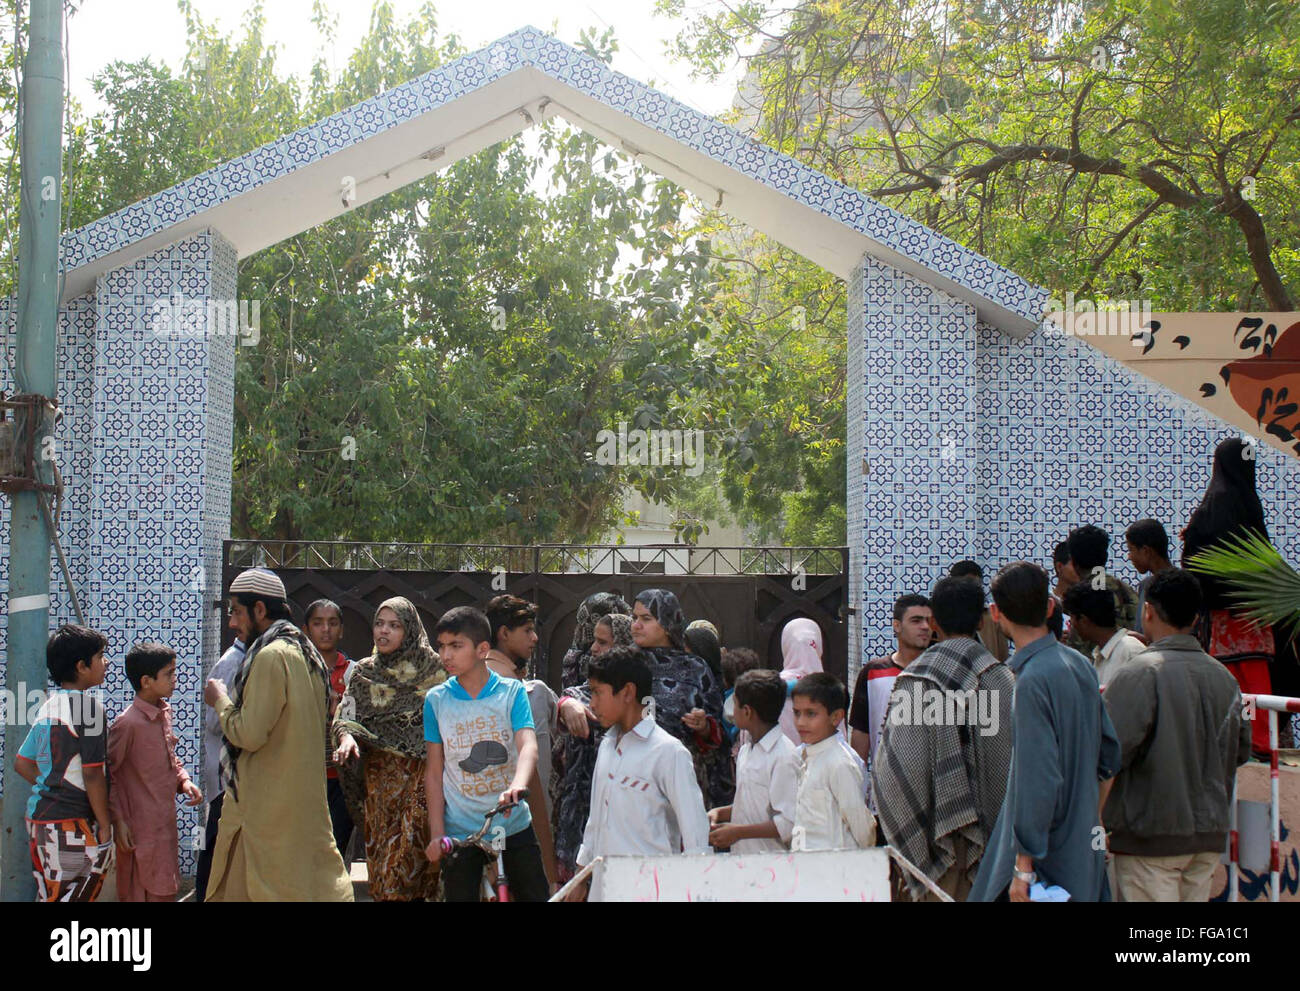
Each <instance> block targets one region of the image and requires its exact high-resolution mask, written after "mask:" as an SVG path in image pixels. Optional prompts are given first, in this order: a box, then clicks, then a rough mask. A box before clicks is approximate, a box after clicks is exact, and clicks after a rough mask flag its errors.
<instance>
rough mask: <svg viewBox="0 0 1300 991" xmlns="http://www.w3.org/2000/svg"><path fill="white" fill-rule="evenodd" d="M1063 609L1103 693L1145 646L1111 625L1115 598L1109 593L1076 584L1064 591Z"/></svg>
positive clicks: (1124, 631)
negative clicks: (1088, 652)
mask: <svg viewBox="0 0 1300 991" xmlns="http://www.w3.org/2000/svg"><path fill="white" fill-rule="evenodd" d="M1063 608H1064V610H1065V614H1066V615H1067V616H1069V617H1070V625H1071V626H1072V627H1073V628H1074V630H1075V632H1076V633H1078V634H1079V636H1081V637H1083V639H1084V642H1085V643H1087V645H1088V646H1089V647H1091V648H1092V652H1091V656H1092V663H1093V664H1094V665H1095V666H1096V668H1097V681H1098V683H1099V684H1100V685H1101V690H1102V691H1103V692H1104V691H1105V690H1106V686H1107V685H1109V684H1110V682H1111V679H1112V678H1114V677H1115V672H1116V671H1118V670H1119V669H1120V668H1122V667H1123V666H1124V665H1125V664H1127V663H1128V662H1129V660H1131V659H1132V658H1133V657H1135V656H1136V655H1138V654H1140V653H1142V651H1144V650H1146V647H1147V645H1146V644H1144V643H1143V642H1142V641H1141V640H1139V639H1138V638H1137V637H1135V636H1133V635H1132V634H1131V633H1129V631H1128V630H1126V629H1124V627H1122V626H1116V625H1115V597H1114V596H1113V595H1112V594H1111V593H1110V590H1109V589H1105V588H1093V587H1092V583H1091V582H1076V583H1075V584H1073V585H1071V586H1070V587H1069V588H1068V589H1066V590H1065V604H1064V606H1063Z"/></svg>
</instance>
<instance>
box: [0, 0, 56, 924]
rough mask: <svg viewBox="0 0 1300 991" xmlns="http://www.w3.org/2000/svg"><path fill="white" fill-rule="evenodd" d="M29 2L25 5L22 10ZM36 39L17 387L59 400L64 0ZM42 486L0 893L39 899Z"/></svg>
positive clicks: (13, 643) (30, 58)
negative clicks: (30, 833)
mask: <svg viewBox="0 0 1300 991" xmlns="http://www.w3.org/2000/svg"><path fill="white" fill-rule="evenodd" d="M21 9H22V8H21V5H20V7H19V10H20V11H21ZM28 37H29V39H30V44H29V47H28V50H27V59H26V61H25V62H24V64H23V83H22V93H21V95H20V99H21V103H20V107H21V113H22V129H21V131H20V133H19V142H20V145H19V159H20V162H21V166H22V172H21V183H22V203H21V209H20V212H19V226H18V354H17V359H18V360H17V365H16V368H15V374H16V375H17V378H18V381H17V383H16V386H17V389H18V392H20V393H27V394H36V395H39V396H45V397H48V398H49V399H51V400H54V399H56V398H57V397H56V396H55V394H54V390H55V350H54V346H55V333H56V329H57V325H58V318H59V288H60V287H59V226H60V225H59V218H60V215H61V209H62V205H63V177H62V148H63V2H62V0H31V19H30V26H29V35H28ZM16 415H17V422H16V426H15V434H16V436H17V437H19V438H25V437H32V438H34V444H35V450H36V451H38V452H42V453H43V452H45V451H47V450H49V449H50V448H49V447H48V446H47V442H46V438H47V437H49V436H50V430H51V426H52V424H51V420H50V417H49V416H48V415H47V413H46V412H45V410H44V409H43V408H42V407H41V406H39V405H33V406H31V407H29V408H28V409H27V410H26V411H22V410H20V411H18V412H17V414H16ZM19 446H23V447H25V446H26V444H25V443H24V444H22V445H19ZM35 465H36V471H37V473H38V474H39V475H40V476H41V477H40V478H39V479H38V480H39V481H41V482H44V483H46V484H48V483H50V482H51V481H52V479H51V477H50V476H51V475H52V474H53V473H52V471H51V464H50V461H49V460H48V459H47V458H43V457H38V458H37V459H36V461H35ZM40 498H41V495H40V493H38V492H36V491H33V490H30V489H29V490H27V491H22V492H16V493H14V494H13V495H12V496H11V501H10V509H11V512H10V517H9V631H8V633H9V649H8V650H7V652H6V664H5V688H6V689H7V698H8V699H9V701H10V703H11V710H10V711H9V712H8V713H7V718H6V720H5V726H4V734H5V768H4V827H3V832H0V897H3V899H4V900H5V901H10V902H12V901H32V900H33V899H34V898H35V897H36V879H35V877H34V876H33V875H32V864H31V857H30V856H29V854H28V852H27V828H26V825H25V823H24V821H23V819H24V812H25V806H26V804H27V797H28V795H29V794H30V793H31V789H30V787H29V786H28V784H27V782H26V781H24V780H23V779H22V778H20V777H19V776H18V775H17V773H16V772H15V771H14V757H15V755H16V754H17V753H18V747H19V746H20V745H21V743H22V742H23V739H24V738H25V737H26V736H27V730H28V728H29V727H28V724H27V716H28V712H27V711H26V710H27V708H28V705H27V700H28V699H29V698H30V697H31V695H30V693H32V692H36V691H44V690H45V689H46V688H47V687H48V684H49V679H48V677H47V673H46V669H45V641H46V640H47V639H48V638H49V634H50V628H49V627H50V531H49V529H48V528H47V526H46V522H45V514H44V513H43V512H42V510H41V506H40V502H39V500H40Z"/></svg>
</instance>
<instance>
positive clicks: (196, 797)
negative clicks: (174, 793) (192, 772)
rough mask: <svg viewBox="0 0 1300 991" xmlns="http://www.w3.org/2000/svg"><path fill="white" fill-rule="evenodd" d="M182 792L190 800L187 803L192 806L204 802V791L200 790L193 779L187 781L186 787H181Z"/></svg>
mask: <svg viewBox="0 0 1300 991" xmlns="http://www.w3.org/2000/svg"><path fill="white" fill-rule="evenodd" d="M181 793H182V794H184V795H185V797H186V798H188V799H189V802H188V803H186V804H188V805H189V806H191V807H193V806H195V805H200V804H202V802H203V792H201V791H199V786H198V785H196V784H195V783H194V782H193V781H186V782H185V785H184V787H183V788H181Z"/></svg>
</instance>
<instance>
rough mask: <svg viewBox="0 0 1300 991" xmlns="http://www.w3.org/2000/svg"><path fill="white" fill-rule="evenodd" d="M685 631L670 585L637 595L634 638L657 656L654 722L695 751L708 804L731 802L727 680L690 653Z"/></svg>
mask: <svg viewBox="0 0 1300 991" xmlns="http://www.w3.org/2000/svg"><path fill="white" fill-rule="evenodd" d="M685 634H686V617H685V616H683V615H682V607H681V603H679V602H678V601H677V596H675V595H674V594H673V593H672V592H670V591H668V589H666V588H648V589H646V590H645V591H643V592H641V593H640V594H639V595H637V597H636V602H635V604H634V605H633V607H632V638H633V639H634V640H636V645H637V646H638V647H640V648H642V649H643V650H645V651H646V652H647V653H648V654H649V655H650V657H651V660H652V663H651V665H650V677H651V686H652V691H653V693H654V702H655V722H657V723H658V724H659V725H660V726H661V727H662V728H663V729H664V730H666V731H667V732H669V733H671V734H672V735H673V736H675V737H677V739H679V740H681V741H682V743H684V744H685V745H686V749H688V750H689V751H690V752H691V756H692V757H693V758H694V760H695V776H696V778H698V779H699V782H700V790H701V791H702V792H703V793H704V803H705V805H706V806H707V807H708V808H716V807H717V806H719V805H730V804H731V801H732V799H733V798H734V797H735V792H736V782H735V774H734V772H733V771H732V767H731V751H730V749H729V748H728V747H724V746H723V745H722V739H723V734H722V683H721V682H720V681H718V679H717V678H716V677H714V675H713V672H712V671H710V670H709V666H708V664H706V663H705V662H704V661H703V660H702V659H701V658H699V657H697V656H695V655H694V654H692V653H690V652H689V650H688V649H687V647H686V641H685Z"/></svg>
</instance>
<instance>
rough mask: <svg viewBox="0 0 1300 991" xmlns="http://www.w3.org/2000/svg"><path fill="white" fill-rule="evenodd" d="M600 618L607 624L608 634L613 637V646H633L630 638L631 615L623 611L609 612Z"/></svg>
mask: <svg viewBox="0 0 1300 991" xmlns="http://www.w3.org/2000/svg"><path fill="white" fill-rule="evenodd" d="M601 619H603V620H605V621H606V622H607V623H608V624H609V632H610V636H611V637H613V638H614V646H615V647H635V646H636V641H635V640H633V639H632V617H631V616H627V615H624V614H623V613H610V614H609V615H608V616H602V617H601Z"/></svg>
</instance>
